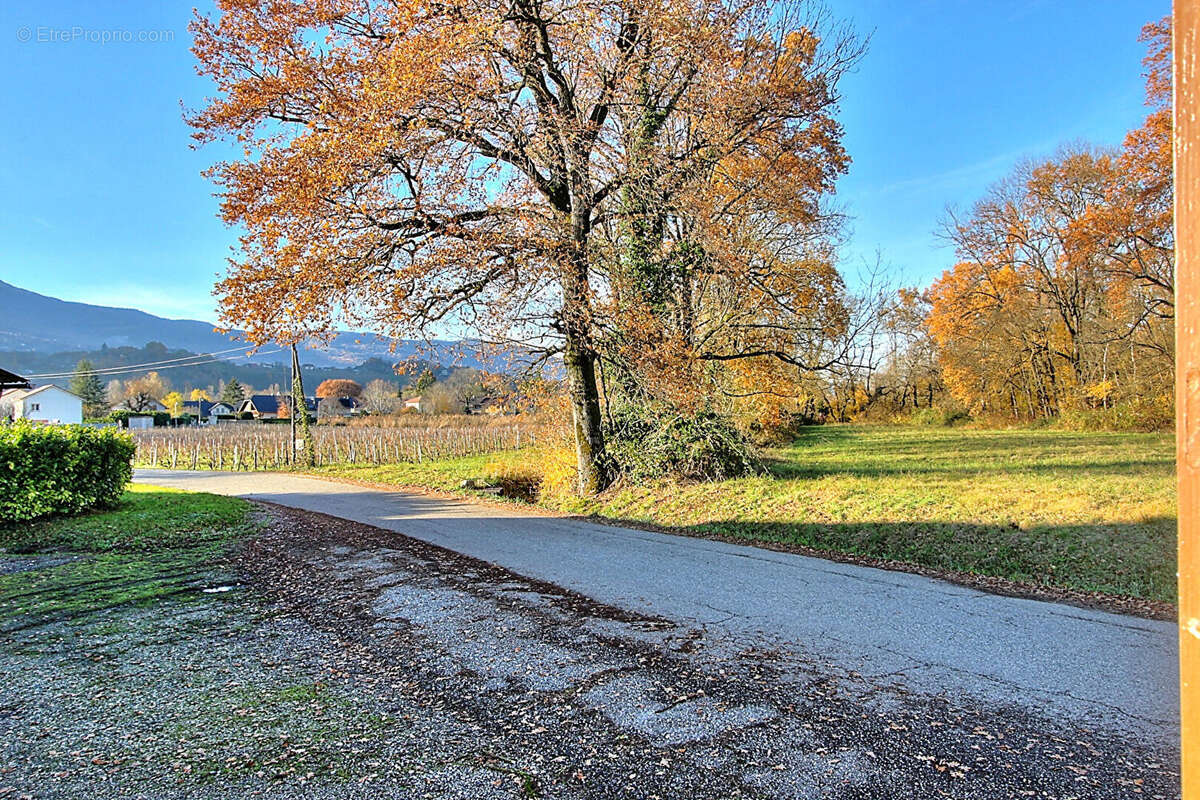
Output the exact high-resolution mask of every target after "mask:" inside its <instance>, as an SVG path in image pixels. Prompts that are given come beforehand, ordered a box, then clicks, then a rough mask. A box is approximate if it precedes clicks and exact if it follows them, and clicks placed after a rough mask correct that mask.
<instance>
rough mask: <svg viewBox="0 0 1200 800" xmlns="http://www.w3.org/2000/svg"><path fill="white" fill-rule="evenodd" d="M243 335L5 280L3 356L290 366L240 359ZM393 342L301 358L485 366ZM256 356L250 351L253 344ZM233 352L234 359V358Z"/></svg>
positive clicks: (285, 357)
mask: <svg viewBox="0 0 1200 800" xmlns="http://www.w3.org/2000/svg"><path fill="white" fill-rule="evenodd" d="M241 333H242V332H241V331H236V330H235V331H231V332H230V333H228V334H225V333H221V332H219V331H217V330H216V328H215V326H214V324H213V323H211V322H201V321H199V320H189V319H165V318H163V317H157V316H155V315H153V314H148V313H146V312H145V311H138V310H137V309H133V308H113V307H110V306H97V305H91V304H89V303H77V302H72V301H68V300H59V299H58V298H55V297H48V296H46V295H43V294H38V293H37V292H31V291H29V290H27V289H21V288H19V287H17V286H13V285H12V284H10V283H5V282H4V281H0V351H10V352H23V353H41V354H50V353H63V352H68V351H94V350H99V349H100V348H101V347H102V346H103V347H110V348H114V347H134V348H141V347H143V346H144V345H146V343H148V342H160V343H162V344H163V345H165V346H166V347H167V348H168V349H170V350H185V351H188V352H191V353H217V354H223V355H221V356H220V357H222V358H230V359H234V358H236V359H237V361H238V362H239V363H242V364H246V363H257V364H284V363H288V362H289V361H290V354H289V353H288V352H287V351H286V350H282V349H280V348H277V347H266V348H264V349H263V350H262V351H261V352H259V353H255V354H253V355H251V356H249V357H243V358H238V357H239V356H241V355H242V353H241V352H240V351H237V350H234V348H237V347H238V346H239V344H245V342H244V341H243V340H241ZM391 344H392V340H385V339H382V338H381V337H379V336H377V335H376V334H373V333H365V332H354V331H339V332H338V333H337V335H336V336H335V337H334V338H333V339H332V341H330V342H329V343H328V344H326V343H324V342H319V343H312V346H311V347H310V346H306V347H305V349H304V350H303V351H302V352H301V360H302V361H304V363H305V364H307V365H311V366H314V367H351V366H354V365H357V364H361V363H362V362H365V361H368V360H370V359H384V360H387V361H389V362H397V361H407V360H409V359H415V358H421V359H424V360H429V361H434V362H439V363H442V364H447V365H449V364H456V365H458V366H468V367H479V366H481V365H480V363H479V361H478V359H477V358H475V357H474V355H473V354H472V353H471V352H469V351H468V349H467V348H466V347H464V346H463V345H462V343H459V342H452V341H434V342H431V343H428V344H426V343H424V342H415V341H409V340H396V341H395V348H394V349H392V348H391V347H390V345H391ZM245 346H246V349H247V350H248V349H249V345H245ZM231 350H232V351H233V352H229V351H231Z"/></svg>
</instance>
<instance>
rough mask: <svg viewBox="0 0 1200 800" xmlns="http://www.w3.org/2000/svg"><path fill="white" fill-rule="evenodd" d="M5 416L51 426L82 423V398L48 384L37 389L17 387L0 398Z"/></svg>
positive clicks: (0, 404)
mask: <svg viewBox="0 0 1200 800" xmlns="http://www.w3.org/2000/svg"><path fill="white" fill-rule="evenodd" d="M0 406H2V407H3V409H4V411H3V413H4V416H7V417H11V418H12V419H27V420H29V421H30V422H42V423H47V424H51V425H78V424H79V423H81V422H83V398H81V397H79V396H78V395H74V394H71V393H70V392H68V391H67V390H66V389H63V388H61V387H59V386H55V385H54V384H53V383H47V384H45V385H44V386H39V387H37V388H36V389H17V390H16V391H9V392H5V393H4V395H3V397H0Z"/></svg>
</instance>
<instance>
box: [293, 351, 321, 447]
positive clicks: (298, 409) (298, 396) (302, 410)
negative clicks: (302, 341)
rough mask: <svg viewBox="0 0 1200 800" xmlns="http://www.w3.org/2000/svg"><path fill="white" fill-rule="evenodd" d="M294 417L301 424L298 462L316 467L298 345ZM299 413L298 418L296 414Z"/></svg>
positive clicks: (295, 358) (295, 355) (295, 366)
mask: <svg viewBox="0 0 1200 800" xmlns="http://www.w3.org/2000/svg"><path fill="white" fill-rule="evenodd" d="M291 413H292V419H294V420H295V419H298V424H299V426H300V437H299V438H300V441H301V442H302V445H301V447H300V455H299V456H298V457H297V458H296V463H297V464H299V465H300V466H302V467H314V466H316V464H317V459H316V442H314V441H313V435H312V429H311V428H310V427H309V425H308V406H306V405H305V404H304V376H303V375H302V374H301V373H300V356H299V355H298V354H297V353H296V345H292V409H291ZM297 414H298V415H299V417H298V418H297V416H296V415H297Z"/></svg>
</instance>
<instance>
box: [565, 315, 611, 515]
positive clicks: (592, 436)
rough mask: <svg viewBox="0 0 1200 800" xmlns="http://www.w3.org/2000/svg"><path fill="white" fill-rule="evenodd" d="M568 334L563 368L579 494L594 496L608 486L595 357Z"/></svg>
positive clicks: (593, 353) (589, 349) (588, 348)
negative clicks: (571, 418) (567, 388)
mask: <svg viewBox="0 0 1200 800" xmlns="http://www.w3.org/2000/svg"><path fill="white" fill-rule="evenodd" d="M575 339H576V337H574V336H572V335H570V334H568V336H567V346H566V351H565V353H564V355H563V364H564V366H565V367H566V370H567V385H568V387H569V390H570V393H571V414H572V417H573V427H574V431H575V456H576V460H577V472H578V474H577V478H578V488H579V493H580V494H595V493H596V492H599V491H602V490H603V489H604V488H605V487H607V486H608V481H609V471H608V465H607V463H606V459H605V455H604V430H603V427H602V418H601V414H600V394H599V392H598V391H597V388H596V354H595V352H594V351H593V350H592V349H591V348H590V347H588V346H586V345H585V344H583V343H580V342H578V341H575Z"/></svg>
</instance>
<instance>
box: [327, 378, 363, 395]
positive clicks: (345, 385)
mask: <svg viewBox="0 0 1200 800" xmlns="http://www.w3.org/2000/svg"><path fill="white" fill-rule="evenodd" d="M362 392H363V387H362V386H361V385H360V384H359V383H358V381H352V380H350V379H348V378H329V379H327V380H323V381H321V383H320V385H318V386H317V397H319V398H326V397H358V396H359V395H361V394H362Z"/></svg>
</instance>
